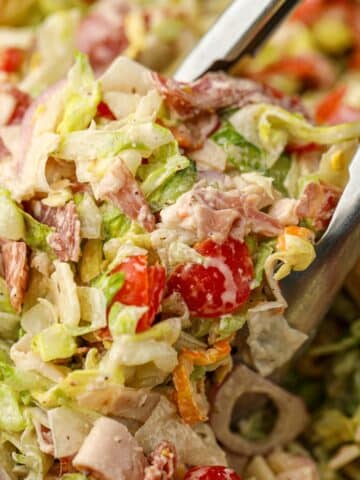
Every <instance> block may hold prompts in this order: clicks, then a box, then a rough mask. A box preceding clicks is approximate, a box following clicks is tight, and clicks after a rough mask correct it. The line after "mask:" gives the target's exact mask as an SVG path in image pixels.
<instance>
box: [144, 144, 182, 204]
mask: <svg viewBox="0 0 360 480" xmlns="http://www.w3.org/2000/svg"><path fill="white" fill-rule="evenodd" d="M189 165H190V160H189V159H188V158H186V157H184V156H183V155H181V154H180V152H179V150H178V147H177V144H176V143H175V142H172V143H169V144H168V145H165V146H162V147H160V148H159V149H158V150H157V151H155V152H154V154H153V155H152V156H151V158H150V159H149V161H148V163H147V164H143V165H141V166H140V167H139V169H138V172H137V176H138V178H139V179H140V180H142V182H141V189H142V191H143V192H144V195H145V196H146V198H148V197H149V196H150V195H152V194H153V193H154V192H156V190H158V189H159V188H162V187H163V185H164V184H165V183H166V182H168V181H169V179H171V178H172V177H174V176H175V174H176V173H178V172H180V171H181V170H184V169H186V168H188V167H189ZM176 184H178V182H176Z"/></svg>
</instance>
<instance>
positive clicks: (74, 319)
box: [51, 261, 80, 326]
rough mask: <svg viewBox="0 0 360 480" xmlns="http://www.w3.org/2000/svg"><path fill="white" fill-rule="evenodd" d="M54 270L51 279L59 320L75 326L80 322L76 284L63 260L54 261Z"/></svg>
mask: <svg viewBox="0 0 360 480" xmlns="http://www.w3.org/2000/svg"><path fill="white" fill-rule="evenodd" d="M54 264H55V272H54V273H53V274H52V275H51V279H52V280H53V281H54V282H55V286H56V305H57V308H58V311H59V314H60V321H61V322H62V323H63V324H65V325H71V326H77V325H78V324H79V322H80V304H79V299H78V296H77V286H76V283H75V281H74V275H73V272H72V270H71V267H70V265H69V264H68V263H65V262H59V261H56V262H54Z"/></svg>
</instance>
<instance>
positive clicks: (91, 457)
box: [0, 54, 360, 480]
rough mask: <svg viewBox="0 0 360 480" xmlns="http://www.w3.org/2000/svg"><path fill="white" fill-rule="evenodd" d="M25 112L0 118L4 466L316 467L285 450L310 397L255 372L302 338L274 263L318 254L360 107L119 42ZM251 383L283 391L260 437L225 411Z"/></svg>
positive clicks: (11, 474) (359, 133) (5, 471)
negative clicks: (103, 64) (115, 51)
mask: <svg viewBox="0 0 360 480" xmlns="http://www.w3.org/2000/svg"><path fill="white" fill-rule="evenodd" d="M18 115H19V119H18V123H17V124H16V122H15V123H14V122H11V121H8V122H7V124H6V125H5V126H4V127H2V128H1V130H0V135H1V139H2V143H1V146H2V148H1V161H2V168H1V171H0V184H1V186H2V188H1V191H0V237H1V258H2V271H1V278H0V280H1V281H0V288H1V297H0V315H1V322H0V333H1V343H0V347H1V349H0V375H1V383H0V413H1V416H0V431H1V434H0V443H1V449H0V465H1V469H2V470H1V473H2V475H3V476H4V478H7V479H8V478H10V479H17V478H26V479H29V480H31V479H43V478H54V477H56V478H59V477H61V478H63V479H64V480H82V479H84V478H103V479H109V480H118V479H124V480H130V479H131V480H137V479H139V480H142V479H144V478H145V479H146V480H150V479H156V478H161V479H168V480H171V479H175V478H185V479H186V480H195V479H201V480H207V479H212V478H217V479H220V480H222V479H228V478H231V479H232V480H237V479H238V478H239V477H238V475H237V474H236V473H235V471H234V470H231V469H230V468H229V467H228V463H229V462H231V464H232V465H234V464H235V462H236V461H237V462H240V463H248V462H247V460H246V458H248V459H249V458H250V459H251V458H252V457H254V456H255V457H254V460H253V461H263V462H265V460H264V458H263V457H262V458H263V460H256V458H258V456H259V455H267V454H268V453H269V451H270V450H273V449H274V448H277V450H276V452H277V453H276V454H275V453H273V454H272V455H275V457H273V458H275V460H274V462H275V463H276V455H278V456H279V455H280V457H281V455H285V457H281V458H282V459H283V460H284V458H285V459H286V458H289V459H291V461H290V460H289V462H286V461H285V460H284V461H279V462H280V463H279V465H280V464H281V465H282V466H281V468H282V469H283V470H280V471H282V472H283V473H284V475H283V476H282V477H281V476H278V477H277V478H279V479H280V478H291V477H289V476H286V475H287V473H286V472H287V471H290V470H291V469H292V470H294V469H297V470H298V472H297V473H298V475H302V474H304V475H305V472H310V473H309V474H308V475H309V477H308V478H311V479H317V478H318V477H317V471H316V467H315V464H314V463H313V461H312V460H311V459H310V458H309V457H308V456H306V455H305V454H304V452H300V453H297V454H296V455H295V456H294V454H293V453H291V452H288V451H285V450H281V448H282V447H283V448H285V449H286V447H287V446H288V444H289V442H291V441H292V440H293V439H294V438H295V437H297V435H298V434H300V433H301V431H302V430H303V429H304V428H305V427H306V424H307V419H308V415H307V412H306V408H305V405H304V402H303V401H302V400H301V399H300V398H299V397H297V396H295V395H293V394H290V393H287V392H285V391H284V390H283V389H281V388H280V387H278V386H275V385H274V384H272V383H271V381H270V380H268V379H266V378H265V377H267V376H269V375H270V374H272V373H273V372H276V370H277V369H278V368H279V367H281V366H282V365H284V364H285V363H286V362H287V361H288V360H289V359H290V358H291V357H292V356H293V354H294V352H295V351H296V350H297V349H298V348H299V347H300V346H301V345H303V343H304V342H305V341H306V339H307V335H306V333H304V332H300V331H298V330H296V329H295V328H293V327H292V326H291V325H289V324H288V322H287V320H286V302H285V300H284V298H283V297H282V295H281V291H280V288H279V285H278V281H279V280H281V279H282V278H284V277H286V275H288V274H289V273H290V272H291V271H292V270H296V271H300V270H304V269H306V268H307V267H308V266H309V265H310V263H311V262H312V261H313V259H314V258H315V248H314V243H315V242H316V240H317V239H318V238H319V237H320V236H321V234H322V232H323V231H324V230H325V229H326V227H327V225H328V223H329V221H330V220H331V216H332V213H333V211H334V209H335V207H336V204H337V202H338V200H339V198H340V196H341V192H342V190H343V189H344V187H345V185H346V182H347V179H348V168H347V167H348V164H349V162H350V161H351V159H352V156H353V153H354V151H355V149H356V147H357V144H358V138H359V137H360V123H359V122H355V123H348V124H340V125H336V126H316V125H314V124H313V123H312V122H311V119H310V117H309V115H308V114H307V112H306V110H305V109H304V107H303V106H302V104H301V103H300V102H299V101H298V100H297V99H292V98H288V97H285V96H282V95H280V94H279V93H278V92H277V91H274V90H272V89H270V88H267V87H263V86H261V85H259V84H257V83H255V82H254V81H252V80H246V79H235V78H232V77H230V76H227V75H226V74H224V73H210V74H207V75H205V76H204V77H202V78H201V79H199V80H197V81H196V82H194V83H192V84H183V83H178V82H176V81H174V80H172V79H170V78H166V77H163V76H161V75H159V74H157V73H154V72H152V71H150V70H148V69H146V68H145V67H143V66H141V65H140V64H138V63H136V62H134V61H132V60H130V59H127V58H125V57H118V58H116V59H115V60H114V62H113V63H112V64H111V66H110V67H109V68H108V69H107V70H105V72H104V73H103V74H102V75H101V76H100V77H98V78H96V77H95V75H94V73H93V71H92V68H91V66H90V63H89V60H88V58H87V57H86V56H85V55H84V54H77V56H76V61H75V64H74V65H73V66H72V68H71V69H70V71H69V72H68V75H67V78H66V80H64V81H61V82H59V83H57V84H55V85H54V86H52V87H51V88H50V89H48V90H46V91H45V92H44V93H43V94H42V95H40V96H39V97H38V98H37V99H36V100H35V101H33V102H32V103H31V105H30V106H29V107H28V108H26V109H25V108H24V109H23V111H22V112H19V114H18ZM232 353H233V354H234V356H232ZM239 362H241V363H242V366H236V367H235V368H234V373H231V372H232V370H233V366H234V364H235V365H237V364H238V363H239ZM234 379H236V382H237V383H236V382H235V383H234ZM231 381H232V382H233V383H232V384H231ZM245 384H247V385H249V386H250V387H251V389H252V390H253V392H254V393H261V394H265V395H267V396H269V397H270V398H271V399H272V400H273V403H274V404H275V407H276V409H277V410H278V413H279V419H278V422H277V424H276V426H275V427H274V428H273V430H272V431H270V432H269V433H268V435H266V436H265V437H264V438H260V439H259V438H257V439H254V438H252V439H251V438H245V437H246V435H245V437H244V435H243V436H242V437H241V436H239V435H235V434H234V431H233V430H234V428H233V426H232V425H230V424H231V423H233V419H232V412H231V410H230V407H229V405H228V402H226V398H228V396H229V391H230V396H231V395H232V394H234V395H235V396H236V399H237V398H238V397H241V393H242V391H241V389H242V388H243V386H244V385H245ZM229 385H230V387H229ZM229 389H230V390H229ZM224 399H225V400H224ZM289 416H290V417H291V418H293V419H294V421H293V424H292V428H290V429H289V428H288V424H287V421H288V419H289ZM295 417H296V418H295ZM238 420H239V419H238ZM240 420H241V419H240ZM237 423H238V424H239V421H238V422H237ZM240 425H241V429H242V430H241V429H240V430H241V431H242V432H243V430H244V421H243V420H241V421H240ZM286 427H287V428H286ZM270 430H271V429H270ZM250 436H251V435H250ZM218 442H219V443H221V446H220V444H219V443H218ZM239 454H241V455H242V456H243V457H246V458H245V462H241V461H240V460H241V459H240V457H239ZM286 455H287V456H288V457H286ZM296 462H297V463H296ZM240 463H239V464H238V465H240ZM284 465H288V467H286V466H284ZM251 468H252V467H251V465H250V466H249V467H248V471H249V472H250V473H251V471H252V470H251ZM255 468H256V467H255ZM264 468H265V467H264ZM279 468H280V467H279ZM249 469H250V470H249ZM251 475H253V473H251ZM256 475H257V474H256ZM310 475H311V476H310ZM269 478H271V477H269ZM299 478H301V477H299Z"/></svg>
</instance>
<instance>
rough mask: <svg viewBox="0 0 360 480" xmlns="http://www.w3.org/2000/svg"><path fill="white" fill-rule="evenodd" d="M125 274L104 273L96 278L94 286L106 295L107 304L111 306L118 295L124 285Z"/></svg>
mask: <svg viewBox="0 0 360 480" xmlns="http://www.w3.org/2000/svg"><path fill="white" fill-rule="evenodd" d="M124 281H125V273H124V272H115V273H111V272H108V273H103V274H102V275H100V276H99V277H97V278H95V279H94V280H93V282H92V286H93V287H96V288H99V289H100V290H102V292H103V293H104V295H105V299H106V304H107V305H110V303H111V302H112V300H113V298H114V296H115V295H116V293H117V292H118V291H119V290H120V289H121V287H122V286H123V285H124Z"/></svg>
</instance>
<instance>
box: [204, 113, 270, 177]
mask: <svg viewBox="0 0 360 480" xmlns="http://www.w3.org/2000/svg"><path fill="white" fill-rule="evenodd" d="M212 139H213V140H214V141H215V142H216V143H217V144H218V145H220V146H221V147H222V148H223V149H224V150H225V152H226V154H227V157H228V158H227V161H228V163H229V164H230V165H231V166H233V167H235V168H236V169H237V170H239V171H240V172H241V173H245V172H253V171H254V170H255V171H256V170H257V171H262V170H263V169H264V161H263V155H262V152H261V150H260V148H258V147H257V146H255V145H253V144H252V143H250V142H248V141H247V140H246V139H245V138H244V137H243V136H242V135H241V134H240V133H239V132H238V131H236V130H235V128H234V127H233V126H232V125H231V123H229V122H225V123H223V125H222V126H221V128H220V129H219V130H217V131H216V132H215V133H214V134H213V135H212Z"/></svg>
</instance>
